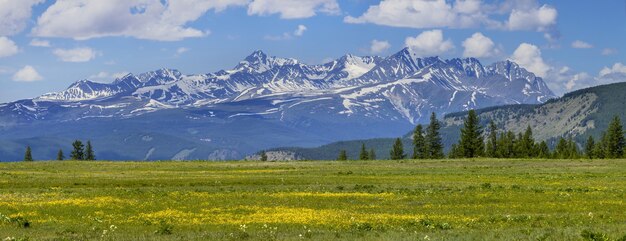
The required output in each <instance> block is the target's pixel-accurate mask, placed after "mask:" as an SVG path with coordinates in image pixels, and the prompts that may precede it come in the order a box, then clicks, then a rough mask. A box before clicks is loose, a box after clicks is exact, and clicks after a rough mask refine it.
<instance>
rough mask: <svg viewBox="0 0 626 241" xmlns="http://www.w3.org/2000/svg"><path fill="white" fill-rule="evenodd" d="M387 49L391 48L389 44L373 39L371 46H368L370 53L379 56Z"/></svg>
mask: <svg viewBox="0 0 626 241" xmlns="http://www.w3.org/2000/svg"><path fill="white" fill-rule="evenodd" d="M389 48H391V44H389V42H387V41H380V40H376V39H374V40H372V45H371V46H370V53H372V54H379V53H382V52H385V51H387V49H389Z"/></svg>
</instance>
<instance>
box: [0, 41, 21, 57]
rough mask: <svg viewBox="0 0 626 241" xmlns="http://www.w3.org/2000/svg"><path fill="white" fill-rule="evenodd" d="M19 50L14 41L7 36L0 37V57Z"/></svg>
mask: <svg viewBox="0 0 626 241" xmlns="http://www.w3.org/2000/svg"><path fill="white" fill-rule="evenodd" d="M19 51H20V50H19V48H18V47H17V45H16V44H15V42H13V41H12V40H10V39H9V38H7V37H0V58H2V57H8V56H11V55H14V54H17V52H19Z"/></svg>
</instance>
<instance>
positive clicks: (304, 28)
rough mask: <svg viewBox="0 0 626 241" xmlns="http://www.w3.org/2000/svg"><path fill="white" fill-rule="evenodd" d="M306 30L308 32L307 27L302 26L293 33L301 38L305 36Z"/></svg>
mask: <svg viewBox="0 0 626 241" xmlns="http://www.w3.org/2000/svg"><path fill="white" fill-rule="evenodd" d="M306 30H307V28H306V26H304V25H302V24H300V25H298V28H297V29H296V30H295V31H293V35H295V36H298V37H300V36H302V35H304V31H306Z"/></svg>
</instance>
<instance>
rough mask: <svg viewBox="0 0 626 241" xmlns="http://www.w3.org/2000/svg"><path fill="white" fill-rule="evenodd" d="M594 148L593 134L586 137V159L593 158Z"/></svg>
mask: <svg viewBox="0 0 626 241" xmlns="http://www.w3.org/2000/svg"><path fill="white" fill-rule="evenodd" d="M595 149H596V142H595V140H594V139H593V136H589V138H587V143H585V157H587V158H588V159H593V158H594V154H593V151H594V150H595Z"/></svg>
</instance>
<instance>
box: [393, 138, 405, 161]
mask: <svg viewBox="0 0 626 241" xmlns="http://www.w3.org/2000/svg"><path fill="white" fill-rule="evenodd" d="M405 157H406V155H405V154H404V147H403V145H402V140H401V139H400V138H396V141H395V142H394V143H393V147H392V148H391V151H390V152H389V158H390V159H391V160H401V159H404V158H405Z"/></svg>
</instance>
